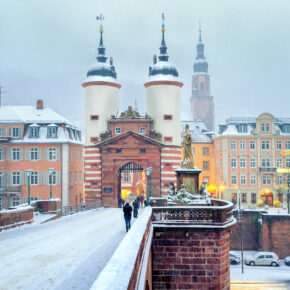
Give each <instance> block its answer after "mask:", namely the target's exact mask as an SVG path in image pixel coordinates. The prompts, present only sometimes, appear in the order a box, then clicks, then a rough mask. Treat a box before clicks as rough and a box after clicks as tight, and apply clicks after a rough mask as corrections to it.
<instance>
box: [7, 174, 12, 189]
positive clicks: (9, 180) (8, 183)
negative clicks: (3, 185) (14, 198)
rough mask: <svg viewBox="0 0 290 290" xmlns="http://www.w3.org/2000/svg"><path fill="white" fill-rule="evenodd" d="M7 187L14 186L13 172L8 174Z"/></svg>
mask: <svg viewBox="0 0 290 290" xmlns="http://www.w3.org/2000/svg"><path fill="white" fill-rule="evenodd" d="M7 185H8V186H11V185H12V172H7Z"/></svg>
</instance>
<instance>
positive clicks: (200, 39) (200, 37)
mask: <svg viewBox="0 0 290 290" xmlns="http://www.w3.org/2000/svg"><path fill="white" fill-rule="evenodd" d="M199 42H202V40H201V23H200V22H199Z"/></svg>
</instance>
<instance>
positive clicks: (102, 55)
mask: <svg viewBox="0 0 290 290" xmlns="http://www.w3.org/2000/svg"><path fill="white" fill-rule="evenodd" d="M96 19H97V20H100V22H101V25H100V44H99V47H98V56H97V60H98V61H99V62H106V60H107V57H106V48H105V46H104V43H103V32H104V30H103V20H104V19H105V18H104V16H103V15H102V14H100V16H97V18H96Z"/></svg>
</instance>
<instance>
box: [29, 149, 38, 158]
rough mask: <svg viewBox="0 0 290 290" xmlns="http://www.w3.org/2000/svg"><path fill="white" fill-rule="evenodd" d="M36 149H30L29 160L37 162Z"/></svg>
mask: <svg viewBox="0 0 290 290" xmlns="http://www.w3.org/2000/svg"><path fill="white" fill-rule="evenodd" d="M38 158H39V156H38V148H30V160H38Z"/></svg>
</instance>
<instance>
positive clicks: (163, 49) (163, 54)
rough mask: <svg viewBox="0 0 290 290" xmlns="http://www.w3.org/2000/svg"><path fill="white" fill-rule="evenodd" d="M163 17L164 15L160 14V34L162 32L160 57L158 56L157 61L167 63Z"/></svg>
mask: <svg viewBox="0 0 290 290" xmlns="http://www.w3.org/2000/svg"><path fill="white" fill-rule="evenodd" d="M164 21H165V16H164V13H162V28H161V32H162V40H161V46H160V55H159V56H158V59H159V60H160V61H168V58H169V57H168V55H167V46H166V43H165V35H164V33H165V24H164Z"/></svg>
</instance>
